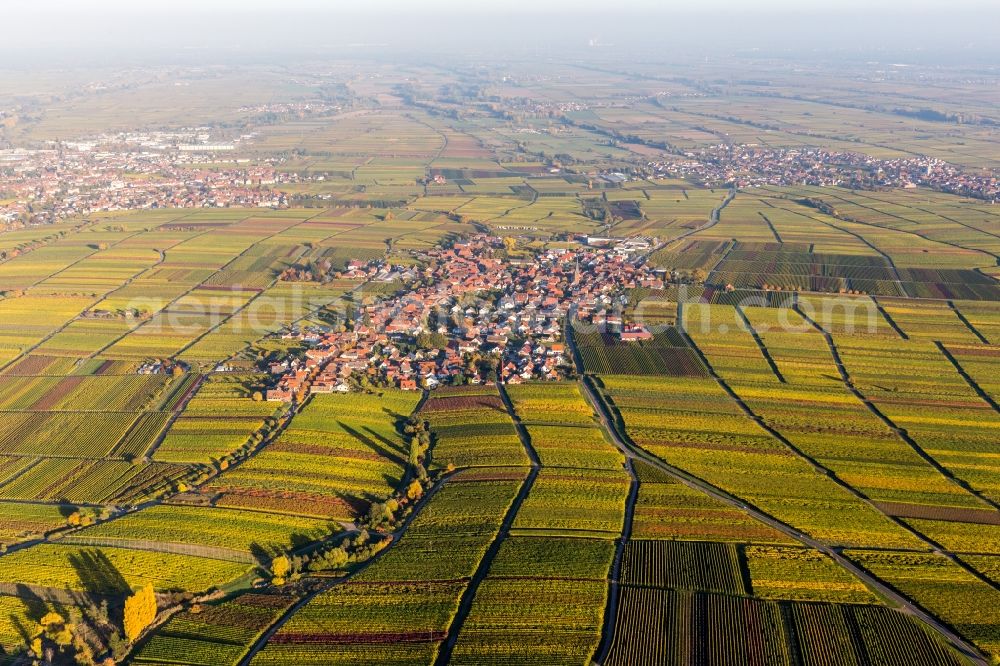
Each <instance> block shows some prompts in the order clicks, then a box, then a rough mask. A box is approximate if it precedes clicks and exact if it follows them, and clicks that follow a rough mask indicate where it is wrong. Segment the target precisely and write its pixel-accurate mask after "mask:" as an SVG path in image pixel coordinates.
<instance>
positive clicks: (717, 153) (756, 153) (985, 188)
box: [648, 144, 1000, 201]
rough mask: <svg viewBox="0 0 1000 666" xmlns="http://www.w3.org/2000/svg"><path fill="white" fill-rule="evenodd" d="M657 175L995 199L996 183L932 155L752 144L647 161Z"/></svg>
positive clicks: (997, 194)
mask: <svg viewBox="0 0 1000 666" xmlns="http://www.w3.org/2000/svg"><path fill="white" fill-rule="evenodd" d="M648 167H649V168H650V169H651V170H652V172H653V173H654V175H656V176H661V177H665V176H682V177H686V178H693V179H696V180H699V181H702V182H706V183H722V184H727V185H734V186H736V187H761V186H768V185H770V186H791V185H809V186H831V187H832V186H841V187H853V188H858V189H870V188H878V187H887V188H914V187H918V186H920V187H928V188H932V189H937V190H941V191H944V192H951V193H955V194H961V195H964V196H970V197H975V198H978V199H986V200H988V201H996V200H997V199H998V198H1000V181H998V179H997V178H996V177H994V176H992V175H987V174H983V173H970V172H966V171H964V170H962V169H961V168H959V167H957V166H955V165H953V164H950V163H948V162H945V161H943V160H940V159H936V158H933V157H925V156H921V157H908V158H896V159H880V158H876V157H872V156H871V155H866V154H863V153H853V152H839V151H829V150H823V149H820V148H802V149H792V148H772V147H769V146H760V145H754V144H719V145H715V146H710V147H707V148H704V149H701V150H697V151H688V152H685V153H684V155H683V158H681V159H678V160H675V161H671V162H650V163H649V164H648Z"/></svg>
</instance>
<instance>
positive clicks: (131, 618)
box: [125, 585, 156, 641]
mask: <svg viewBox="0 0 1000 666" xmlns="http://www.w3.org/2000/svg"><path fill="white" fill-rule="evenodd" d="M155 619H156V594H155V593H154V592H153V586H152V585H143V586H142V587H140V588H139V589H138V590H136V591H135V593H134V594H133V595H132V596H130V597H129V598H128V599H126V600H125V637H126V638H127V639H128V640H129V641H134V640H135V639H137V638H138V637H139V635H140V634H141V633H142V631H143V629H145V628H146V627H148V626H149V625H151V624H152V623H153V620H155Z"/></svg>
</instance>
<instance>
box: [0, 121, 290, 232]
mask: <svg viewBox="0 0 1000 666" xmlns="http://www.w3.org/2000/svg"><path fill="white" fill-rule="evenodd" d="M210 138H211V137H209V136H208V135H203V134H199V133H195V132H192V133H191V134H190V135H189V134H187V133H180V134H178V133H165V132H150V133H121V134H118V135H113V136H112V135H108V136H101V137H97V138H95V139H91V140H85V141H78V142H64V143H60V144H56V145H53V146H51V147H48V148H45V149H39V150H26V149H13V150H0V178H2V183H3V186H2V188H0V189H2V194H3V197H2V199H3V201H0V222H6V223H9V224H10V223H16V222H20V223H24V224H29V223H30V224H39V223H46V222H52V221H55V220H59V219H64V218H68V217H73V216H80V215H87V214H91V213H97V212H107V211H117V210H136V209H151V208H201V207H228V206H247V207H257V206H260V207H280V206H284V205H287V201H286V197H285V195H284V194H282V193H281V192H280V191H279V190H278V189H277V188H280V186H281V185H286V184H292V183H296V182H299V181H300V180H301V179H302V177H301V176H299V175H298V174H295V173H292V172H286V171H282V170H279V169H277V168H276V166H277V163H278V162H279V161H280V160H271V161H268V162H264V163H262V164H259V165H250V164H248V163H240V162H238V161H236V160H233V159H232V158H228V159H227V160H226V161H225V162H223V163H219V164H211V165H207V164H205V162H206V161H207V160H208V159H209V158H211V157H213V156H215V155H216V154H217V153H224V152H226V151H232V150H233V149H234V144H232V143H218V144H216V143H205V141H208V140H210ZM179 141H182V142H183V143H178V142H179Z"/></svg>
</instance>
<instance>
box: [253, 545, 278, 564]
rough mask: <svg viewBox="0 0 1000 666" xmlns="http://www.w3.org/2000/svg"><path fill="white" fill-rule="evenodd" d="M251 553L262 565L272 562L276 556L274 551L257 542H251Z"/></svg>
mask: <svg viewBox="0 0 1000 666" xmlns="http://www.w3.org/2000/svg"><path fill="white" fill-rule="evenodd" d="M250 554H251V555H253V558H254V559H255V560H256V561H257V564H258V565H259V566H261V567H266V566H268V565H269V564H270V563H271V558H273V557H274V553H272V552H271V551H270V550H268V549H267V548H265V547H264V546H262V545H260V544H259V543H257V542H254V543H251V544H250Z"/></svg>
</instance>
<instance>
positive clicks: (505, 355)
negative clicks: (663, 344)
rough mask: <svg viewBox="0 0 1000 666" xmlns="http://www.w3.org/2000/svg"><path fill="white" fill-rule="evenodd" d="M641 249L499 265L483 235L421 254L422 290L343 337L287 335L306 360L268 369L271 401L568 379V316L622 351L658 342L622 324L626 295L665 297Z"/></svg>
mask: <svg viewBox="0 0 1000 666" xmlns="http://www.w3.org/2000/svg"><path fill="white" fill-rule="evenodd" d="M638 247H640V245H636V244H631V245H628V246H622V245H621V244H619V243H615V244H611V243H609V244H608V246H607V247H584V248H579V249H575V250H570V249H554V250H548V251H545V252H542V253H541V254H539V255H537V256H536V257H535V258H534V260H532V261H526V262H512V261H509V260H506V259H500V258H499V251H500V250H501V249H502V248H503V241H502V239H500V238H498V237H495V236H488V235H477V236H474V237H472V238H470V239H469V240H467V241H464V242H459V243H455V244H454V245H453V246H452V247H448V248H436V249H433V250H428V251H423V252H416V253H414V258H415V259H417V260H418V261H419V262H420V264H421V268H419V269H416V270H417V275H416V277H417V278H418V282H417V283H416V284H418V285H422V286H414V287H412V288H410V289H409V290H408V291H406V293H404V294H402V295H398V296H393V297H389V298H385V299H382V300H379V301H377V302H375V303H370V304H367V305H364V306H362V307H361V308H359V310H358V312H357V313H356V315H355V321H354V322H353V325H352V326H350V327H345V330H341V331H322V332H318V331H315V330H306V329H303V330H295V331H291V332H288V333H286V334H285V335H284V337H286V338H290V339H295V340H297V341H299V342H301V343H303V345H304V346H305V347H306V351H305V353H304V354H303V355H299V356H296V357H291V358H287V359H283V360H279V361H274V362H272V363H271V364H270V365H269V366H268V370H269V371H270V372H271V374H272V375H273V376H274V377H275V380H274V388H272V389H271V390H269V391H268V392H267V399H268V400H278V401H286V402H289V401H292V400H295V399H302V398H304V397H305V396H306V395H308V394H309V393H331V392H336V391H349V390H351V388H352V386H353V385H354V384H355V383H357V382H359V381H367V382H370V383H372V384H375V385H390V386H396V387H399V388H402V389H408V390H415V389H418V388H434V387H436V386H438V385H441V384H456V383H484V382H486V383H491V382H498V381H499V382H505V383H518V382H521V381H526V380H530V379H559V378H561V377H564V376H565V375H566V373H567V371H568V370H569V369H570V366H571V364H570V363H569V361H568V359H567V357H566V349H565V347H564V340H563V334H564V329H565V322H566V317H567V316H568V315H569V314H570V310H571V309H572V310H573V314H574V315H575V317H576V318H578V319H579V320H581V321H584V322H587V323H592V324H595V325H601V326H605V327H608V328H609V329H610V330H614V331H616V332H617V333H618V334H619V335H620V336H621V339H622V340H624V341H642V340H648V339H650V338H651V337H652V334H651V333H650V332H649V331H648V330H646V329H645V328H643V327H642V326H639V325H634V324H626V323H623V322H622V319H621V316H620V315H619V314H617V313H618V312H619V310H620V306H621V305H622V303H623V302H624V290H627V289H632V288H639V287H646V288H653V289H656V288H662V287H663V286H664V274H663V271H660V270H657V269H654V268H651V267H650V266H648V265H647V264H646V263H645V262H644V261H642V260H641V259H640V260H637V259H635V255H636V252H638V250H637V249H635V248H638ZM646 247H648V245H647V246H646ZM372 263H373V264H374V263H375V262H372ZM351 270H359V271H361V272H362V273H365V274H370V273H371V272H373V271H375V270H376V268H375V266H374V265H373V266H369V267H364V268H361V267H356V268H354V269H351Z"/></svg>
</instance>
